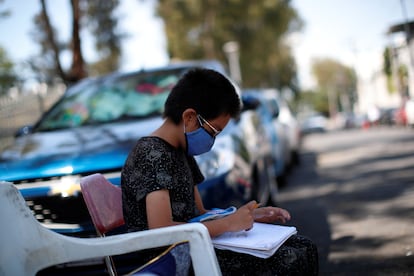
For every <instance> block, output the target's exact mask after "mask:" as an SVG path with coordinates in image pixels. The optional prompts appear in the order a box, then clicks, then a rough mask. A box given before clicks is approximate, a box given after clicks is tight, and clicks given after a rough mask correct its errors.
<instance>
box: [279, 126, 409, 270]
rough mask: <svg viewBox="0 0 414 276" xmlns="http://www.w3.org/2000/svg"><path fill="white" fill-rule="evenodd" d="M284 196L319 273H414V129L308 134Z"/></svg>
mask: <svg viewBox="0 0 414 276" xmlns="http://www.w3.org/2000/svg"><path fill="white" fill-rule="evenodd" d="M279 198H280V200H279V204H280V206H281V207H283V208H286V209H288V210H289V211H290V213H291V215H292V220H291V221H290V222H289V224H290V225H294V226H296V227H297V229H298V233H299V234H301V235H305V236H308V237H309V238H311V239H312V240H313V241H314V242H315V243H316V244H317V246H318V250H319V255H320V256H319V260H320V275H414V255H413V251H414V129H408V128H386V127H378V128H371V129H368V130H349V131H348V130H347V131H335V132H329V133H324V134H311V135H308V136H305V138H304V140H303V145H302V153H301V156H300V164H299V166H297V167H295V168H293V169H292V172H291V174H290V175H289V178H288V184H287V185H286V187H283V188H281V190H280V197H279Z"/></svg>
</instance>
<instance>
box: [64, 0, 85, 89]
mask: <svg viewBox="0 0 414 276" xmlns="http://www.w3.org/2000/svg"><path fill="white" fill-rule="evenodd" d="M71 6H72V19H73V21H72V39H73V40H72V53H73V54H72V66H71V69H70V72H69V75H68V77H67V80H68V81H69V82H76V81H79V80H81V79H83V78H85V77H86V76H87V73H86V70H85V62H84V60H83V56H82V49H81V39H80V34H79V33H80V27H79V22H80V17H81V14H80V13H81V12H80V8H79V0H71Z"/></svg>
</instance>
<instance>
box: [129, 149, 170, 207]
mask: <svg viewBox="0 0 414 276" xmlns="http://www.w3.org/2000/svg"><path fill="white" fill-rule="evenodd" d="M169 159H171V156H170V155H169V154H167V153H166V152H165V151H162V150H160V149H158V148H157V147H154V146H153V145H151V144H149V143H143V144H142V145H140V146H138V147H137V148H136V152H135V154H134V157H133V158H131V159H128V161H127V162H128V163H129V164H127V167H128V168H130V171H129V173H128V178H129V179H128V180H127V183H128V185H129V186H130V188H132V187H131V186H133V187H134V188H133V190H135V196H136V198H135V200H136V201H140V200H141V199H143V198H144V197H145V196H146V195H147V194H149V193H151V192H154V191H157V190H162V189H167V190H170V189H171V188H172V185H173V181H172V174H173V172H172V167H171V164H172V162H171V160H169ZM125 175H126V174H125Z"/></svg>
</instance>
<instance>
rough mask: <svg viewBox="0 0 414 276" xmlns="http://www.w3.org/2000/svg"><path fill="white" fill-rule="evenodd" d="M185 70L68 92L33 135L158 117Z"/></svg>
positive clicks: (95, 83)
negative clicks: (39, 132) (41, 132)
mask: <svg viewBox="0 0 414 276" xmlns="http://www.w3.org/2000/svg"><path fill="white" fill-rule="evenodd" d="M185 71H186V69H183V68H181V69H174V70H164V71H149V72H144V71H142V72H138V73H133V74H124V75H118V76H109V77H103V78H101V79H98V80H91V81H86V82H83V83H80V84H79V85H75V86H73V87H72V88H70V89H69V90H68V91H67V92H66V94H65V96H64V97H63V98H62V99H61V100H60V101H59V102H58V103H57V104H56V105H55V106H54V107H53V108H52V109H51V110H50V111H49V112H47V113H46V114H45V115H44V116H43V118H42V119H41V120H40V122H39V123H38V124H37V126H36V130H37V131H48V130H55V129H63V128H72V127H79V126H84V125H94V124H102V123H112V122H117V121H122V120H129V119H137V118H146V117H151V116H160V115H161V114H162V112H163V109H164V102H165V100H166V98H167V96H168V94H169V93H170V91H171V89H172V87H173V86H174V85H175V84H176V83H177V81H178V79H179V78H180V77H181V75H182V74H183V73H184V72H185Z"/></svg>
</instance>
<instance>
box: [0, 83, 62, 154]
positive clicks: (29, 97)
mask: <svg viewBox="0 0 414 276" xmlns="http://www.w3.org/2000/svg"><path fill="white" fill-rule="evenodd" d="M64 91H65V87H64V86H63V85H56V86H53V87H52V86H48V87H45V89H44V90H43V91H42V93H36V94H35V93H28V92H24V91H17V93H15V96H2V97H0V150H3V149H4V148H5V147H7V146H8V145H9V144H10V143H12V141H13V136H14V134H15V132H16V131H17V130H18V129H19V128H21V127H22V126H26V125H31V124H33V123H35V122H36V121H37V120H38V119H39V118H40V116H41V115H42V113H43V112H44V111H45V110H47V109H48V108H49V107H50V106H51V105H52V104H53V103H55V102H56V100H57V99H58V98H59V97H60V96H61V95H62V94H63V93H64Z"/></svg>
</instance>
